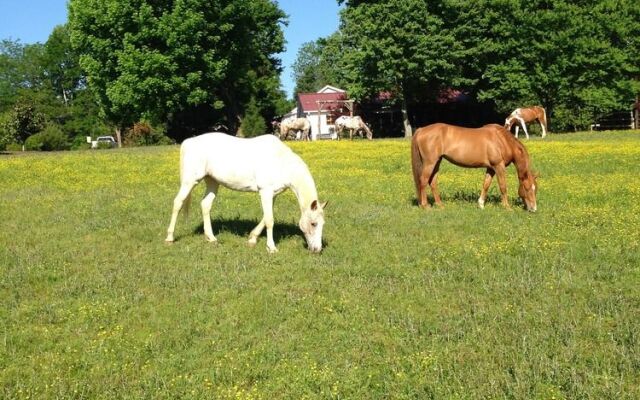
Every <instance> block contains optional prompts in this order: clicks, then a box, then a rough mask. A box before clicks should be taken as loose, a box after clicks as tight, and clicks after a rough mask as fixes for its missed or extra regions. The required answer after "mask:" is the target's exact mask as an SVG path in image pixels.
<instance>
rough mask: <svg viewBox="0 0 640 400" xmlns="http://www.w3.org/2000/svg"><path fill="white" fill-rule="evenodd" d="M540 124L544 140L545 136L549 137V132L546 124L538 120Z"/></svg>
mask: <svg viewBox="0 0 640 400" xmlns="http://www.w3.org/2000/svg"><path fill="white" fill-rule="evenodd" d="M538 123H539V124H540V128H542V138H544V137H545V136H547V130H546V129H545V128H544V124H543V123H542V121H540V120H538Z"/></svg>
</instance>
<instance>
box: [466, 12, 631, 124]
mask: <svg viewBox="0 0 640 400" xmlns="http://www.w3.org/2000/svg"><path fill="white" fill-rule="evenodd" d="M508 4H509V7H504V5H505V3H504V2H497V1H486V4H484V5H483V7H482V8H483V10H485V12H486V10H487V9H489V10H490V11H489V12H488V13H487V14H489V15H493V16H494V18H489V19H488V18H484V17H483V18H473V19H471V18H469V15H468V13H467V14H466V15H464V16H461V19H462V18H464V19H466V20H467V21H470V23H472V24H476V26H481V27H482V28H483V30H484V31H485V32H486V33H485V34H484V35H483V36H484V37H483V38H482V39H483V40H482V42H480V41H476V43H475V44H474V45H475V46H476V47H478V48H479V47H481V46H482V47H484V48H485V49H488V50H489V51H488V52H486V54H487V55H488V57H487V58H488V60H487V61H488V62H487V64H486V66H485V68H484V71H483V77H482V80H483V82H481V84H480V85H479V86H480V87H479V90H478V92H479V95H480V97H481V98H483V99H491V100H493V101H495V102H496V105H497V106H498V109H499V110H500V111H502V112H504V113H507V112H509V111H511V110H512V109H514V108H515V107H518V106H522V105H530V104H543V105H544V106H545V107H546V108H547V111H548V112H549V113H553V114H554V117H555V118H553V119H552V123H553V124H554V128H555V129H560V130H565V129H584V128H586V127H587V126H588V124H589V123H590V122H593V121H594V120H595V119H596V118H597V117H598V116H599V115H601V114H605V113H608V112H611V111H613V110H616V109H626V108H628V107H629V105H630V104H631V103H632V102H633V99H634V97H635V95H636V94H637V93H639V92H640V85H639V82H638V76H640V64H639V63H638V62H637V54H638V52H639V51H640V47H639V46H638V36H639V35H640V26H639V24H638V23H637V21H638V17H639V16H640V3H638V2H633V1H624V0H623V1H595V0H592V1H584V2H580V3H575V2H569V1H561V0H556V1H553V2H548V1H532V2H521V1H511V2H509V3H508ZM499 10H500V12H501V14H500V15H499V16H498V11H499ZM487 43H489V45H487Z"/></svg>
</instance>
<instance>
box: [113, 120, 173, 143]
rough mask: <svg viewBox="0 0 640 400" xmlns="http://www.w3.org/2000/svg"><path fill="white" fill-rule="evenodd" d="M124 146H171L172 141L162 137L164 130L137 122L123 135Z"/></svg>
mask: <svg viewBox="0 0 640 400" xmlns="http://www.w3.org/2000/svg"><path fill="white" fill-rule="evenodd" d="M124 144H125V145H126V146H152V145H166V144H173V141H172V140H171V139H170V138H169V137H167V136H165V135H164V130H163V129H162V128H159V127H154V126H151V123H149V122H147V121H142V122H137V123H135V124H133V127H132V128H131V129H129V130H127V132H126V133H125V138H124Z"/></svg>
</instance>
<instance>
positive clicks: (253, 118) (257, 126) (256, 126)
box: [240, 98, 267, 137]
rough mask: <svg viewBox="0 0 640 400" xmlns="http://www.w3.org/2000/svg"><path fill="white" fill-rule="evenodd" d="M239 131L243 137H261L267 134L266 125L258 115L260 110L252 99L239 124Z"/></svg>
mask: <svg viewBox="0 0 640 400" xmlns="http://www.w3.org/2000/svg"><path fill="white" fill-rule="evenodd" d="M240 131H241V132H242V136H244V137H253V136H258V135H263V134H265V133H266V132H267V124H266V123H265V122H264V118H262V115H260V110H259V109H258V105H257V104H256V100H255V99H254V98H251V101H250V102H249V104H248V105H247V110H246V111H245V114H244V118H243V119H242V123H241V124H240Z"/></svg>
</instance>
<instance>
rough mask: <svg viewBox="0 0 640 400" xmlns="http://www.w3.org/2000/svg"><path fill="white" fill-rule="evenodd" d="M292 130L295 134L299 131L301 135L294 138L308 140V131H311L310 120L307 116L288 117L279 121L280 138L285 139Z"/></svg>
mask: <svg viewBox="0 0 640 400" xmlns="http://www.w3.org/2000/svg"><path fill="white" fill-rule="evenodd" d="M291 131H294V132H296V135H297V134H298V132H300V133H301V136H300V137H299V138H298V137H297V136H296V139H300V140H309V139H310V137H309V132H310V131H311V122H309V119H308V118H304V117H303V118H296V117H289V118H285V119H283V120H282V122H280V139H282V140H286V139H287V137H288V136H289V132H291Z"/></svg>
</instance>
